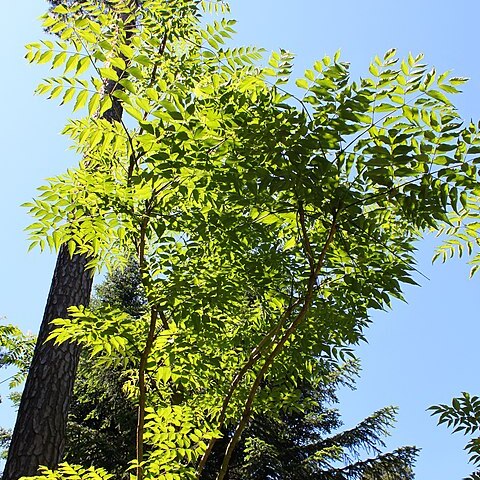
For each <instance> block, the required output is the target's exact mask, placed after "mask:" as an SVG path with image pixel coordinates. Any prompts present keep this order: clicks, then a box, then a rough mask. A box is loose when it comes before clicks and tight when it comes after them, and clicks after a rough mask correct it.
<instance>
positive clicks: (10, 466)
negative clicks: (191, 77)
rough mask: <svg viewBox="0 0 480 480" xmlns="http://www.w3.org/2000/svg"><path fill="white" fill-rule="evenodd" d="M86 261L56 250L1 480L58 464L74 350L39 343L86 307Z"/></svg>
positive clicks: (116, 113) (115, 109) (109, 116)
mask: <svg viewBox="0 0 480 480" xmlns="http://www.w3.org/2000/svg"><path fill="white" fill-rule="evenodd" d="M116 88H118V84H117V82H114V81H111V80H109V81H107V82H106V83H105V88H104V94H106V95H107V94H111V93H112V92H113V91H114V90H115V89H116ZM112 102H113V105H112V107H111V108H110V109H109V110H107V111H106V112H105V113H104V114H103V118H105V119H106V120H108V121H109V122H113V121H120V120H121V118H122V107H121V105H120V103H119V102H118V100H117V99H115V98H112ZM87 261H88V260H87V258H86V256H85V255H74V256H73V257H70V255H69V253H68V249H67V247H66V246H65V245H63V246H62V247H61V248H60V252H59V254H58V258H57V264H56V266H55V272H54V274H53V279H52V283H51V286H50V292H49V294H48V299H47V305H46V306H45V312H44V315H43V320H42V323H41V325H40V331H39V334H38V339H37V344H36V347H35V351H34V354H33V359H32V364H31V366H30V369H29V371H28V377H27V381H26V383H25V389H24V390H23V394H22V399H21V401H20V407H19V409H18V415H17V421H16V423H15V428H14V430H13V436H12V441H11V444H10V448H9V450H8V458H7V463H6V465H5V470H4V473H3V477H2V478H3V480H18V479H19V478H20V477H22V476H28V475H35V474H36V473H37V472H38V467H39V466H40V465H45V466H46V467H49V468H56V467H57V466H58V463H59V462H60V461H61V459H62V456H63V451H64V448H65V431H66V425H67V416H68V407H69V404H70V399H71V397H72V392H73V383H74V381H75V373H76V371H77V366H78V361H79V358H80V347H79V346H78V345H75V344H71V343H63V344H61V345H58V346H57V345H54V343H53V342H51V341H50V342H47V343H45V340H46V339H47V337H48V336H49V334H50V332H51V331H52V325H51V323H50V322H51V321H52V320H54V319H55V318H67V317H68V311H67V309H68V307H70V306H72V305H75V306H79V305H84V306H87V305H88V304H89V302H90V294H91V291H92V283H93V276H92V272H90V271H87V270H86V264H87Z"/></svg>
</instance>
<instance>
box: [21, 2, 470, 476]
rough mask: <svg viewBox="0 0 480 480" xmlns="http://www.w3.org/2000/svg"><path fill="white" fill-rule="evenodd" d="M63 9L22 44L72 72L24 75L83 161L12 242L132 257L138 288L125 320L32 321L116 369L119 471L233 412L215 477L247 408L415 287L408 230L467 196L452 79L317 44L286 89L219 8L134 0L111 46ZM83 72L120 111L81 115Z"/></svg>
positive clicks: (288, 396) (413, 236)
mask: <svg viewBox="0 0 480 480" xmlns="http://www.w3.org/2000/svg"><path fill="white" fill-rule="evenodd" d="M83 6H84V8H85V6H88V8H89V9H90V16H89V18H85V17H84V16H81V15H80V16H79V14H78V10H75V8H67V7H61V8H58V7H57V9H56V11H55V14H56V15H57V16H56V17H55V16H48V17H47V19H46V20H45V22H46V26H51V27H52V29H55V30H57V31H58V32H60V34H61V37H62V41H61V42H57V43H56V44H53V43H52V44H50V43H44V44H33V45H31V46H30V52H29V54H28V57H29V59H30V60H31V61H34V62H37V61H39V62H42V61H50V60H51V61H52V62H53V66H55V67H57V66H60V65H62V64H64V65H66V69H67V73H68V72H70V71H71V70H70V68H73V72H72V74H71V76H70V77H68V78H67V79H65V78H64V77H63V76H59V77H54V78H53V79H50V80H48V81H47V82H45V83H44V84H43V85H41V86H40V90H39V91H40V92H43V93H49V94H50V96H53V97H56V96H58V95H63V102H64V103H66V102H68V101H69V100H71V99H72V98H73V97H75V95H76V93H75V92H76V91H75V89H74V87H75V86H78V88H79V90H80V92H79V93H78V95H77V96H76V97H75V98H76V102H75V104H76V107H78V108H80V107H82V106H84V105H88V107H89V113H90V115H89V116H88V117H87V118H85V119H83V120H77V121H71V122H70V123H69V124H68V125H67V127H66V129H65V133H66V134H68V135H69V136H70V137H71V139H72V141H73V143H74V145H75V147H76V148H77V150H78V151H79V153H80V154H82V155H83V158H85V160H84V161H82V162H81V163H80V165H79V166H78V167H77V168H76V169H71V170H69V171H68V172H66V173H65V174H63V175H60V176H58V177H56V178H53V179H51V180H50V182H49V184H48V185H47V186H46V187H45V191H44V193H42V194H41V195H40V197H39V199H37V200H36V201H34V202H33V203H31V204H30V209H31V212H32V214H33V215H34V217H35V218H36V221H35V223H34V224H33V225H32V227H31V232H32V240H33V242H34V244H38V245H40V246H45V245H47V244H48V245H51V246H52V247H54V248H59V247H61V245H67V247H66V248H68V253H69V254H70V255H72V254H82V255H86V256H87V257H88V258H91V259H92V260H91V261H90V266H91V267H92V268H93V267H101V266H103V265H107V266H108V267H110V268H115V267H116V266H117V265H121V264H125V263H127V261H128V260H129V259H130V258H132V257H134V258H135V259H136V261H137V262H138V264H139V267H140V271H141V278H142V284H143V287H144V289H145V294H146V298H147V303H146V306H145V314H144V315H143V316H142V317H141V318H140V319H137V318H133V317H132V315H130V314H129V313H128V312H124V311H121V310H119V309H112V308H103V309H100V310H96V311H93V310H91V309H88V308H85V307H82V306H81V307H72V308H70V309H69V315H70V316H69V317H68V318H63V319H57V320H55V325H57V326H58V327H59V328H57V329H55V330H54V331H53V332H52V334H51V335H50V337H49V338H50V339H54V340H55V341H56V342H57V343H59V344H62V343H63V342H66V341H68V342H77V343H81V344H83V345H85V346H86V347H87V349H88V350H89V352H90V354H91V355H92V357H94V358H95V359H96V360H95V361H96V362H98V363H100V364H102V365H106V366H111V365H113V366H115V365H119V364H128V363H130V364H132V365H134V366H135V370H134V372H132V375H131V378H130V382H129V394H130V396H131V398H132V399H133V400H134V401H135V402H136V404H137V405H138V423H137V442H136V460H135V461H134V462H133V463H132V466H134V468H135V469H136V476H137V478H138V479H142V478H165V479H168V480H171V479H176V478H189V477H191V478H195V477H197V478H198V477H200V475H201V474H202V471H203V468H204V467H205V465H206V463H207V461H208V459H209V457H210V455H211V454H212V452H213V450H214V448H215V445H216V444H217V441H218V440H219V439H220V438H221V436H222V432H225V431H226V430H227V429H232V432H233V433H232V436H231V438H230V441H229V443H228V445H227V448H226V451H225V456H224V458H223V460H222V465H221V467H220V470H219V473H218V480H222V479H223V478H224V477H225V474H226V472H227V471H228V467H229V464H230V460H231V458H232V455H234V452H235V449H236V447H237V445H238V443H239V441H240V438H241V436H242V434H243V431H244V430H245V428H246V427H247V425H248V424H249V421H250V419H251V418H252V416H253V417H255V416H258V414H259V413H260V412H270V413H272V414H275V412H277V414H278V412H279V411H282V410H287V411H288V410H289V409H291V408H292V407H293V406H295V407H296V408H303V407H304V405H303V404H302V397H301V394H300V393H301V392H300V391H299V388H298V386H299V385H300V384H302V383H304V382H305V383H307V384H312V385H318V384H319V383H321V382H322V380H323V379H324V378H325V376H326V375H328V373H329V372H330V371H331V368H332V365H335V364H336V362H337V361H338V359H339V358H340V359H342V357H346V356H348V354H349V347H350V346H351V345H352V344H355V343H357V342H358V341H360V340H361V339H362V338H363V335H364V329H365V328H366V326H367V325H368V324H369V322H370V317H369V309H371V308H385V307H386V306H387V305H388V304H389V302H390V298H391V297H400V298H401V297H402V293H401V284H402V283H405V282H410V283H412V282H413V283H414V281H413V280H412V278H411V277H412V273H413V271H414V269H415V266H414V265H415V262H414V257H413V252H414V242H415V241H416V240H417V239H419V238H420V237H421V234H422V232H423V231H425V230H426V229H429V228H439V227H440V226H442V225H443V222H445V221H446V220H447V217H446V215H447V213H448V212H449V211H450V210H451V209H453V210H455V211H459V210H461V209H468V203H467V202H466V201H465V199H466V198H468V196H469V195H476V191H477V189H478V179H477V172H476V167H475V163H474V162H475V156H474V155H475V153H474V151H475V148H477V147H476V145H478V142H479V136H478V129H477V126H475V125H474V124H469V125H466V126H464V125H463V124H462V122H461V119H460V118H459V116H458V114H457V112H456V111H455V109H454V107H453V106H452V104H451V102H450V99H449V96H450V95H451V94H453V93H456V92H458V89H457V86H458V85H461V84H462V83H464V81H465V80H464V79H463V78H458V77H449V76H448V74H442V75H437V74H436V72H435V71H434V70H432V71H430V72H428V71H427V68H426V66H425V65H424V64H423V63H422V57H421V56H417V57H413V56H409V57H408V58H407V59H405V60H404V61H402V62H400V61H399V60H398V59H396V57H395V52H394V51H389V52H387V53H386V54H385V55H384V57H383V59H380V58H375V60H374V61H373V63H372V64H371V65H370V67H369V71H370V74H369V76H368V77H367V78H364V79H361V80H360V81H359V82H351V81H350V77H349V71H348V64H346V63H344V62H342V61H341V60H340V58H339V55H338V54H337V55H335V56H334V58H333V59H332V58H330V57H325V58H323V59H322V60H321V61H318V62H316V63H315V64H314V66H313V69H311V70H307V71H306V72H305V75H304V77H303V78H300V79H298V80H297V81H296V85H297V87H298V88H299V89H301V90H303V92H304V94H303V95H301V97H300V98H299V97H297V96H296V95H293V94H290V93H288V91H287V90H286V87H285V84H286V83H288V81H289V77H290V71H291V62H292V56H291V55H290V54H289V53H288V52H284V51H281V52H275V53H273V54H272V56H271V58H270V60H269V65H268V66H264V65H263V64H261V63H259V60H260V58H261V57H260V52H259V51H258V50H256V49H246V48H240V49H234V48H226V47H224V46H222V43H223V41H224V38H228V37H229V36H230V35H231V33H232V30H233V29H232V25H233V21H232V20H229V19H220V20H215V21H214V22H212V23H211V24H205V23H202V22H200V21H199V18H198V4H197V3H196V2H193V1H187V0H184V1H182V2H176V3H175V12H173V11H172V9H171V5H170V3H169V2H162V1H160V0H151V1H149V2H145V3H144V4H143V7H142V10H141V14H140V15H139V17H136V20H137V24H136V28H135V29H134V31H132V35H131V37H130V38H129V41H128V44H127V43H126V42H125V41H124V39H122V38H116V41H115V42H111V41H109V40H111V38H105V36H104V35H105V33H104V32H105V31H107V32H108V28H109V27H108V26H109V25H111V23H109V22H107V21H106V20H108V18H106V17H105V16H104V12H103V10H102V9H99V8H98V6H97V5H96V4H95V3H93V2H92V3H91V4H90V2H88V1H86V2H85V3H83ZM123 7H124V8H125V9H126V10H127V12H128V8H129V7H128V5H125V6H122V8H123ZM137 13H138V12H135V15H137ZM169 15H170V16H169ZM174 20H175V21H176V22H180V24H181V25H180V26H181V28H175V29H170V28H166V29H165V25H166V23H168V21H172V22H173V21H174ZM182 22H183V23H182ZM165 32H167V34H166V33H165ZM79 39H81V41H80V40H79ZM55 48H58V49H59V50H60V51H59V52H58V53H54V51H53V50H54V49H55ZM71 48H74V49H77V48H78V51H79V53H75V52H74V53H71ZM80 52H83V53H80ZM82 55H83V56H82ZM105 59H108V60H109V62H110V65H112V66H113V67H115V68H117V69H120V71H121V72H122V74H121V75H119V73H118V71H116V70H115V69H114V68H112V67H108V66H107V67H105V66H103V67H100V66H99V64H100V63H101V62H103V61H104V60H105ZM72 65H74V67H72ZM90 65H91V67H92V68H94V69H95V71H96V72H97V75H98V76H99V78H97V77H93V79H92V80H91V81H90V82H89V80H85V79H84V78H83V77H81V75H82V74H84V73H85V70H86V69H87V68H88V67H89V66H90ZM75 66H77V67H78V68H77V69H75ZM102 79H103V80H106V79H108V80H111V81H113V82H117V83H118V84H120V85H122V87H123V88H124V90H116V91H115V92H114V93H113V94H112V97H113V98H116V99H118V100H119V101H120V102H121V105H122V107H123V109H124V111H125V112H126V113H127V114H128V115H129V119H128V121H126V122H115V121H114V122H112V123H110V122H106V121H103V120H101V119H96V118H94V117H93V116H92V113H93V112H94V111H95V110H96V108H97V106H98V105H101V104H102V100H101V94H100V92H99V90H100V87H101V85H103V81H102ZM287 88H289V89H290V88H292V87H287ZM72 89H73V90H72ZM105 98H109V97H108V96H107V97H105ZM104 102H105V100H104ZM459 201H460V203H459ZM144 445H145V446H147V449H146V450H144ZM68 468H69V467H68V466H63V467H62V469H61V472H62V474H64V475H67V473H68ZM77 471H78V469H77ZM45 475H46V476H47V477H48V476H52V475H53V476H54V475H55V474H53V473H51V472H48V471H46V473H45ZM82 475H83V474H82ZM102 475H103V476H104V474H103V473H102Z"/></svg>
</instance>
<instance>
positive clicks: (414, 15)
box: [0, 0, 480, 480]
mask: <svg viewBox="0 0 480 480" xmlns="http://www.w3.org/2000/svg"><path fill="white" fill-rule="evenodd" d="M5 3H6V5H5V6H4V7H3V9H2V10H3V12H4V22H3V25H2V28H1V29H0V45H1V47H0V61H1V65H2V66H3V68H2V72H3V74H2V75H1V76H0V91H1V92H2V94H3V95H2V102H1V105H2V107H1V109H2V115H1V117H0V124H1V128H0V140H1V146H2V152H1V155H2V167H1V169H2V170H1V177H0V178H1V180H0V181H1V188H0V221H1V225H2V235H0V255H1V260H0V262H1V263H0V264H1V265H2V269H1V271H2V275H1V277H0V282H1V288H0V316H5V317H7V320H6V321H8V322H10V323H15V324H18V325H19V326H21V327H22V328H24V329H29V330H32V331H34V332H35V331H36V330H37V328H38V325H39V323H40V320H41V316H42V313H43V306H44V303H45V299H46V296H47V294H48V288H49V284H50V277H51V272H52V270H53V264H54V261H55V257H54V256H52V255H49V254H41V255H40V254H39V253H38V252H30V253H29V254H27V253H26V252H27V240H26V234H25V233H24V232H23V228H24V227H25V226H26V225H27V224H28V221H29V219H28V217H27V215H26V212H25V211H24V209H22V208H20V207H19V205H20V204H21V203H23V202H26V201H28V200H30V198H31V197H32V196H33V195H35V188H36V187H37V186H39V185H40V184H42V182H43V180H44V179H45V178H46V177H48V176H50V175H54V174H57V173H59V172H61V171H63V170H64V169H65V168H67V167H68V166H69V165H71V164H73V163H74V161H75V159H74V157H73V155H72V154H71V153H70V152H68V151H67V148H68V144H67V143H66V140H65V139H63V138H62V137H61V136H60V134H59V132H60V130H61V129H62V126H63V124H64V123H65V121H66V118H67V116H68V114H69V112H68V110H67V109H62V108H59V107H57V106H56V104H55V103H54V102H48V101H47V100H45V99H44V98H41V97H35V96H33V90H34V88H35V85H36V84H37V83H38V82H39V81H40V79H41V77H42V75H46V72H45V70H41V69H39V68H38V67H32V66H29V65H28V64H27V63H26V62H25V61H24V60H23V55H24V48H23V45H24V44H25V43H27V42H29V41H34V40H36V39H37V38H38V37H39V36H40V35H41V34H42V32H41V29H40V26H39V23H38V21H37V20H36V19H37V17H38V16H39V15H40V14H41V13H42V12H43V10H44V9H45V6H46V3H45V2H43V1H41V0H22V1H20V2H5ZM232 4H233V5H232V6H233V15H234V17H235V18H237V19H238V21H239V23H238V24H237V30H238V32H239V34H238V36H237V40H236V43H238V44H249V45H257V46H263V47H265V48H266V49H267V50H272V49H278V48H280V47H282V48H285V49H288V50H290V51H292V52H294V53H296V55H297V61H296V65H297V67H296V68H297V73H298V75H301V73H302V71H303V70H304V69H305V68H308V67H309V66H310V65H311V64H313V62H314V61H315V60H317V59H318V58H321V57H322V56H323V55H324V54H333V53H334V52H335V51H336V50H338V49H341V51H342V58H343V59H344V60H346V61H349V62H350V63H351V64H352V73H353V76H354V77H356V76H358V75H365V74H366V73H367V67H368V63H369V61H370V59H371V58H372V57H373V56H374V55H375V54H382V53H384V52H385V51H386V50H388V49H389V48H391V47H396V48H398V50H399V53H400V54H401V55H402V54H408V52H409V51H411V52H413V53H419V52H423V53H425V60H426V62H427V63H429V64H431V65H435V66H436V67H437V69H438V70H446V69H452V70H453V71H454V73H455V74H456V75H462V76H463V75H464V76H468V77H470V78H471V81H470V83H469V84H467V86H466V87H465V88H464V94H463V95H462V96H461V97H460V98H458V99H457V105H458V107H459V110H460V112H461V114H462V115H463V116H464V117H465V118H467V119H470V118H473V119H475V120H478V119H480V103H479V101H478V99H479V94H480V62H478V54H477V51H478V40H477V35H476V33H477V30H478V18H479V14H480V7H479V6H477V2H473V1H465V0H463V1H462V0H460V1H457V2H455V3H453V2H446V1H443V0H437V1H435V2H434V1H431V0H424V1H422V2H419V1H412V0H404V1H403V2H401V3H400V2H385V1H380V0H365V1H363V2H358V1H352V0H350V1H348V0H347V1H343V2H336V3H334V2H322V1H319V0H317V1H314V0H297V1H296V2H295V3H294V4H293V3H292V2H286V1H284V0H276V1H272V0H256V1H253V0H241V1H237V2H232ZM434 245H435V240H434V239H430V238H429V239H427V240H425V241H424V242H422V243H421V244H419V246H418V247H419V251H418V260H419V269H420V270H421V271H422V272H423V273H424V274H425V275H427V276H428V277H429V278H430V280H429V281H427V280H425V279H424V278H422V277H419V278H418V280H419V282H420V283H421V284H422V287H421V288H414V287H411V288H410V287H409V288H407V289H406V298H407V301H408V303H407V304H404V303H400V302H396V303H395V304H394V306H393V309H392V310H391V311H390V312H387V313H381V314H375V315H374V320H375V321H374V324H373V326H372V327H371V328H370V330H369V331H368V332H367V338H368V341H369V343H368V344H366V345H362V346H361V347H360V348H359V350H358V353H359V356H360V358H361V360H362V366H363V372H362V375H361V378H360V379H359V381H358V385H357V387H358V388H357V390H356V391H354V392H349V391H343V392H342V393H341V410H342V413H343V415H344V420H345V422H346V424H347V426H350V425H353V424H354V423H355V422H357V421H360V420H361V419H362V418H363V417H365V416H366V415H368V414H369V413H371V412H373V411H374V410H375V409H378V408H381V407H382V406H385V405H392V404H393V405H397V406H398V407H399V408H400V414H399V417H398V423H397V428H396V429H395V430H394V431H393V432H392V436H391V438H390V440H389V442H388V443H389V446H390V447H391V448H393V447H395V446H400V445H406V444H408V445H417V446H418V447H420V448H422V452H421V455H420V457H419V460H418V463H417V469H416V473H417V475H416V478H417V479H419V480H430V479H432V478H435V479H436V480H451V479H455V478H457V479H460V478H462V477H463V476H465V475H467V474H468V473H469V472H470V471H471V470H472V467H471V466H469V465H467V456H466V454H465V452H463V450H462V449H463V446H464V445H465V443H466V439H465V438H463V437H462V436H461V435H458V434H457V435H454V436H453V435H451V434H450V432H449V431H448V430H446V429H445V428H443V427H436V426H435V421H434V419H432V418H431V417H430V416H429V414H428V413H427V412H426V411H425V409H426V408H427V407H428V406H429V405H432V404H434V403H443V402H447V401H449V399H450V398H451V397H452V396H453V395H456V394H458V393H460V392H461V391H463V390H467V391H471V392H472V393H480V381H479V377H478V366H477V365H478V358H476V355H477V351H478V338H479V334H480V326H479V324H478V321H477V319H478V302H477V299H478V292H479V282H480V276H478V277H477V278H474V279H473V280H468V267H467V266H466V265H465V261H464V260H454V261H451V262H449V263H447V264H445V265H441V264H435V265H433V266H432V265H431V261H430V259H431V257H432V254H433V248H434ZM476 360H477V361H476ZM1 379H2V378H1V377H0V380H1ZM12 423H13V413H12V410H11V409H8V408H5V405H4V406H3V410H2V411H1V412H0V424H1V425H11V424H12Z"/></svg>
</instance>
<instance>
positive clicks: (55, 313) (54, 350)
mask: <svg viewBox="0 0 480 480" xmlns="http://www.w3.org/2000/svg"><path fill="white" fill-rule="evenodd" d="M86 263H87V259H86V257H85V256H84V255H74V256H73V257H70V255H69V253H68V250H67V248H66V247H65V246H63V247H62V248H61V249H60V252H59V255H58V258H57V263H56V266H55V271H54V274H53V279H52V284H51V287H50V293H49V295H48V299H47V305H46V307H45V313H44V316H43V320H42V324H41V326H40V332H39V336H38V341H37V345H36V347H35V352H34V355H33V360H32V364H31V366H30V370H29V373H28V378H27V381H26V384H25V389H24V391H23V395H22V400H21V402H20V407H19V410H18V417H17V422H16V424H15V429H14V431H13V436H12V442H11V446H10V450H9V455H8V460H7V464H6V466H5V470H4V474H3V479H4V480H18V478H20V477H21V476H27V475H35V474H36V473H37V470H38V467H39V465H46V466H48V467H50V468H52V467H55V466H56V465H58V462H59V461H60V460H61V456H62V455H63V449H64V445H65V428H66V420H67V412H68V404H69V400H70V398H71V394H72V389H73V382H74V378H75V372H76V370H77V365H78V360H79V355H80V348H79V346H78V345H75V344H71V343H63V344H62V345H59V346H55V345H54V344H53V342H51V341H49V342H45V340H46V338H47V337H48V335H49V334H50V332H51V331H52V324H51V320H53V319H55V318H66V317H67V315H68V312H67V309H68V307H70V306H71V305H88V302H89V299H90V292H91V288H92V281H93V277H92V274H91V272H89V271H87V270H86V269H85V265H86Z"/></svg>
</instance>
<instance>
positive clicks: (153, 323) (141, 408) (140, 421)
mask: <svg viewBox="0 0 480 480" xmlns="http://www.w3.org/2000/svg"><path fill="white" fill-rule="evenodd" d="M156 328H157V311H156V310H155V309H154V308H152V311H151V314H150V327H149V330H148V337H147V342H146V344H145V348H144V350H143V352H142V356H141V358H140V366H139V368H138V389H139V399H138V418H137V442H136V447H137V448H136V450H137V480H142V479H143V467H142V462H143V434H144V427H145V404H146V396H147V395H146V386H145V370H146V368H147V360H148V356H149V355H150V351H151V349H152V345H153V342H154V341H155V330H156Z"/></svg>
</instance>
